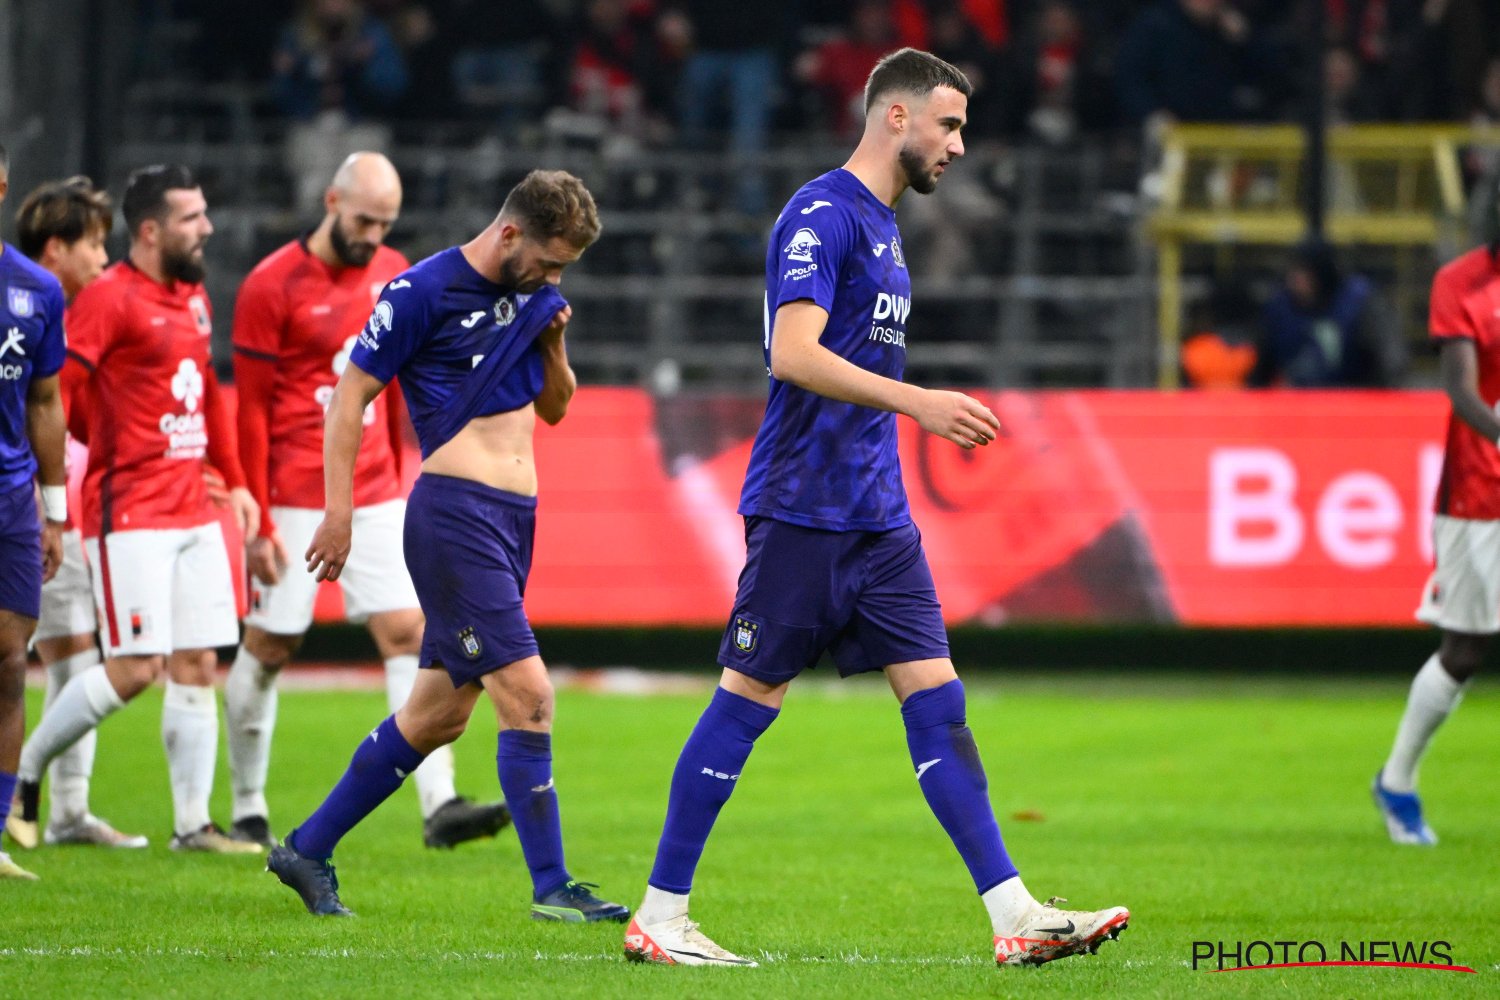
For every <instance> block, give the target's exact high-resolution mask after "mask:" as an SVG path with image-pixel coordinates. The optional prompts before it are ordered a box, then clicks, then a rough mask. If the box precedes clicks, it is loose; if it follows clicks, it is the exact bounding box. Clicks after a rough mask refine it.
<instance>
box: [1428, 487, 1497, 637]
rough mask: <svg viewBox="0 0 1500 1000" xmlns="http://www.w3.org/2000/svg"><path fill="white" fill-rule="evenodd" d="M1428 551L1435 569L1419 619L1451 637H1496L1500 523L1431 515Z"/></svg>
mask: <svg viewBox="0 0 1500 1000" xmlns="http://www.w3.org/2000/svg"><path fill="white" fill-rule="evenodd" d="M1432 549H1433V553H1434V554H1435V555H1436V557H1437V565H1436V566H1435V567H1434V568H1433V571H1432V576H1430V577H1428V579H1427V586H1426V587H1424V588H1423V589H1422V603H1421V605H1420V606H1419V607H1418V608H1417V618H1418V619H1419V620H1421V621H1424V622H1427V623H1428V624H1429V625H1436V626H1437V627H1438V628H1441V629H1446V630H1448V631H1450V632H1467V633H1470V634H1474V635H1490V634H1492V633H1495V632H1500V521H1472V520H1468V519H1465V518H1459V517H1447V516H1446V515H1443V514H1438V515H1435V516H1434V518H1433V523H1432Z"/></svg>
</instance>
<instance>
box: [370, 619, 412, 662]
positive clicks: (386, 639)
mask: <svg viewBox="0 0 1500 1000" xmlns="http://www.w3.org/2000/svg"><path fill="white" fill-rule="evenodd" d="M424 624H425V622H424V619H423V618H422V612H420V611H417V610H411V611H392V612H387V613H384V614H380V615H374V616H371V618H370V633H371V635H372V636H373V637H374V639H375V643H376V645H377V646H379V647H380V655H381V656H382V657H385V658H387V659H388V658H390V657H392V656H415V655H417V654H418V653H420V652H421V650H422V630H423V625H424Z"/></svg>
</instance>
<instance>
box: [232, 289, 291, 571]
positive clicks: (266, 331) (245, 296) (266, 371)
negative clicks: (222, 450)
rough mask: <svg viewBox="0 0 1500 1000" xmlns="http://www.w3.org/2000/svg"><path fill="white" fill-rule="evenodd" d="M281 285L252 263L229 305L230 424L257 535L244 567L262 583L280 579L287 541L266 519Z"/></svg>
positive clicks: (283, 295) (281, 310)
mask: <svg viewBox="0 0 1500 1000" xmlns="http://www.w3.org/2000/svg"><path fill="white" fill-rule="evenodd" d="M285 302H286V293H285V290H284V288H281V287H279V286H278V285H275V284H273V283H272V282H270V281H268V280H266V272H264V271H262V269H261V268H256V269H255V270H254V271H252V272H251V273H250V276H249V277H247V278H246V279H245V282H244V284H243V285H241V286H240V294H239V296H238V298H236V300H235V304H234V333H233V337H232V339H233V341H234V384H235V388H236V389H237V390H238V391H237V393H236V413H235V417H236V419H235V423H236V428H237V430H238V432H239V454H240V466H241V468H243V469H244V474H245V486H246V488H247V489H248V490H249V491H250V495H251V496H252V497H254V498H255V502H256V503H257V504H258V505H259V506H260V534H259V535H257V536H256V537H255V538H254V539H252V540H250V541H249V542H247V543H246V545H245V563H246V568H248V569H249V570H250V572H251V573H252V574H254V576H255V578H256V579H258V580H260V582H261V583H263V584H265V585H266V586H273V585H275V584H276V583H278V582H279V581H280V579H281V572H282V570H284V569H285V568H286V564H287V553H286V546H285V545H283V544H282V541H281V534H280V533H279V532H278V531H277V530H276V525H275V523H274V522H273V521H272V520H271V400H272V397H273V396H274V395H275V392H276V366H277V363H278V361H279V357H280V353H281V334H282V330H283V329H284V327H285V317H284V312H285Z"/></svg>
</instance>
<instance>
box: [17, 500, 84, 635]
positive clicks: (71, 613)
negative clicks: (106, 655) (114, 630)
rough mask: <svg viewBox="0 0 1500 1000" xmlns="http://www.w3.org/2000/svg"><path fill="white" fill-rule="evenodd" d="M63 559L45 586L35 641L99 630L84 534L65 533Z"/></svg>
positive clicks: (63, 535)
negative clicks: (84, 547)
mask: <svg viewBox="0 0 1500 1000" xmlns="http://www.w3.org/2000/svg"><path fill="white" fill-rule="evenodd" d="M62 549H63V560H62V565H61V566H59V567H57V575H56V576H54V577H53V578H52V579H50V580H48V581H47V582H46V583H44V584H42V616H41V617H40V618H38V619H37V623H36V634H35V635H33V636H32V641H33V642H45V641H46V640H48V639H62V638H65V637H67V636H70V635H93V634H94V631H95V630H96V629H98V627H99V618H98V616H97V615H95V614H94V585H93V581H91V580H90V579H89V563H88V557H87V556H86V555H85V554H84V551H83V533H82V532H81V531H79V530H78V529H76V528H73V529H71V530H68V531H64V532H63V534H62Z"/></svg>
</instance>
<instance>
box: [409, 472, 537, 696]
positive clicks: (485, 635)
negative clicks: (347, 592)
mask: <svg viewBox="0 0 1500 1000" xmlns="http://www.w3.org/2000/svg"><path fill="white" fill-rule="evenodd" d="M535 533H536V497H523V496H519V495H517V494H515V493H507V492H506V491H504V490H497V489H495V488H494V487H492V486H485V485H484V484H483V483H476V482H474V481H472V480H469V479H455V478H454V477H452V476H435V475H431V474H430V473H425V472H424V473H423V474H422V475H421V476H419V477H418V478H417V483H416V485H415V486H414V487H412V491H411V497H410V498H409V499H408V500H407V503H406V526H405V530H404V531H403V546H402V547H403V549H404V551H405V553H406V568H407V570H409V571H410V573H411V581H412V583H413V584H414V585H415V586H416V588H417V600H418V601H419V602H420V603H421V605H422V613H423V614H424V615H426V616H427V630H426V631H425V632H424V633H423V635H422V652H421V658H420V660H419V661H418V662H419V663H420V664H421V666H423V667H441V668H443V669H444V670H447V671H448V676H449V677H450V678H452V680H453V686H454V687H459V686H461V685H463V684H466V683H468V682H469V681H478V680H479V678H481V677H483V676H484V675H485V674H488V673H493V672H494V671H496V670H499V669H500V668H501V667H503V666H506V665H507V664H511V663H515V662H516V661H517V660H524V659H526V657H528V656H535V655H536V654H537V645H536V637H535V636H534V635H532V634H531V623H530V622H528V621H527V620H526V610H525V609H524V608H523V607H522V606H521V598H522V597H523V596H524V595H525V593H526V577H527V575H528V574H529V573H530V572H531V544H532V539H533V536H534V535H535Z"/></svg>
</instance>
